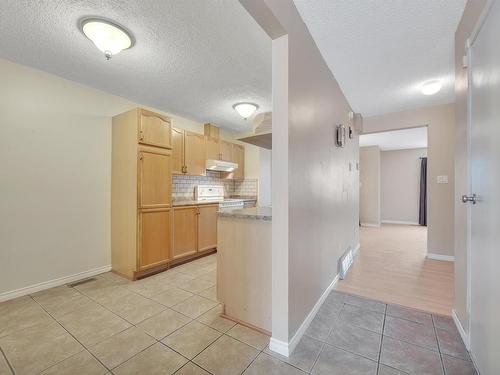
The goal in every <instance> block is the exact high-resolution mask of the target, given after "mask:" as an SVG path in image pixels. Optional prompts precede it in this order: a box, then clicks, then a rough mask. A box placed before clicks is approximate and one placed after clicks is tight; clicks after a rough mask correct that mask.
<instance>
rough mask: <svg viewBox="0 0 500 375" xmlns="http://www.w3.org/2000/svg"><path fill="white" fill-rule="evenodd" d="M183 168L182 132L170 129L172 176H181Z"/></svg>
mask: <svg viewBox="0 0 500 375" xmlns="http://www.w3.org/2000/svg"><path fill="white" fill-rule="evenodd" d="M184 166H185V161H184V130H182V129H177V128H172V174H183V173H184Z"/></svg>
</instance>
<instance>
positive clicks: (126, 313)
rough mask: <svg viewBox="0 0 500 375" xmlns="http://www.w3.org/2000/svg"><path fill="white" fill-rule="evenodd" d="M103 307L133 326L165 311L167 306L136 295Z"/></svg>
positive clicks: (127, 296) (105, 304)
mask: <svg viewBox="0 0 500 375" xmlns="http://www.w3.org/2000/svg"><path fill="white" fill-rule="evenodd" d="M103 306H105V307H107V308H108V309H110V310H111V311H113V312H114V313H115V314H116V315H119V316H121V317H122V318H123V319H125V320H126V321H128V322H130V323H132V324H137V323H140V322H142V321H143V320H145V319H147V318H150V317H152V316H154V315H156V314H158V313H159V312H161V311H163V310H165V306H163V305H161V304H159V303H157V302H155V301H152V300H150V299H148V298H145V297H142V296H140V295H138V294H134V293H132V294H127V295H124V296H123V297H122V298H120V299H118V300H116V299H115V300H113V301H112V302H109V303H104V304H103Z"/></svg>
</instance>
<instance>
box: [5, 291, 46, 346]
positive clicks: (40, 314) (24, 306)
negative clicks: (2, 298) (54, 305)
mask: <svg viewBox="0 0 500 375" xmlns="http://www.w3.org/2000/svg"><path fill="white" fill-rule="evenodd" d="M53 321H54V320H53V319H52V318H51V317H50V316H49V315H48V314H47V313H46V312H45V311H44V310H43V309H42V308H41V307H40V306H39V305H38V303H36V302H35V301H33V300H32V299H31V297H22V298H16V299H14V300H11V301H7V302H3V303H0V337H4V336H7V335H10V334H12V333H14V332H16V331H19V330H23V329H26V328H30V327H37V326H46V325H48V324H51V323H52V322H53Z"/></svg>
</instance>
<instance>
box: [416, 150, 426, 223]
mask: <svg viewBox="0 0 500 375" xmlns="http://www.w3.org/2000/svg"><path fill="white" fill-rule="evenodd" d="M418 223H419V224H420V225H427V158H420V205H419V211H418Z"/></svg>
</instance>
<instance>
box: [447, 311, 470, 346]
mask: <svg viewBox="0 0 500 375" xmlns="http://www.w3.org/2000/svg"><path fill="white" fill-rule="evenodd" d="M451 317H452V318H453V321H454V322H455V325H456V326H457V329H458V332H459V333H460V336H461V337H462V341H463V342H464V345H465V347H466V348H467V350H470V339H469V335H468V333H466V332H465V329H464V327H463V326H462V323H460V319H458V315H457V312H456V311H455V309H453V310H451Z"/></svg>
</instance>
